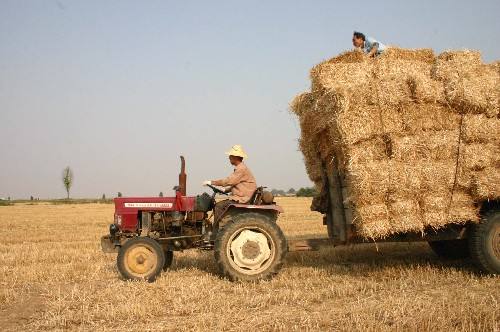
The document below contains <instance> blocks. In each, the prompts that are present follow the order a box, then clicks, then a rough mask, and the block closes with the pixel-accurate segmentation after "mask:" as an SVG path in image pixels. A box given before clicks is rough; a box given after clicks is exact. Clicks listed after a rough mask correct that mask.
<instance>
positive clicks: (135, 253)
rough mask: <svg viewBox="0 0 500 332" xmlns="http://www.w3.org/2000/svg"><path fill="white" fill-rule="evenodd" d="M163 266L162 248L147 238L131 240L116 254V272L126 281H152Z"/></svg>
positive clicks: (163, 255) (163, 254)
mask: <svg viewBox="0 0 500 332" xmlns="http://www.w3.org/2000/svg"><path fill="white" fill-rule="evenodd" d="M164 265H165V253H164V251H163V248H162V247H161V246H160V244H159V243H158V242H156V241H155V240H153V239H151V238H149V237H135V238H132V239H130V240H128V241H127V242H125V244H124V245H123V246H122V247H121V248H120V251H119V252H118V257H117V267H118V271H119V272H120V274H121V275H122V276H123V278H125V279H128V280H147V281H149V282H151V281H154V280H155V279H156V277H157V276H158V275H159V274H160V273H161V271H162V269H163V266H164Z"/></svg>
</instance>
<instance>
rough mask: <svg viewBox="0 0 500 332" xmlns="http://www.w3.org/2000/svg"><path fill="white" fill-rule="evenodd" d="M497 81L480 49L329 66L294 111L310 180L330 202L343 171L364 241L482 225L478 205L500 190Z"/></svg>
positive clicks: (347, 58)
mask: <svg viewBox="0 0 500 332" xmlns="http://www.w3.org/2000/svg"><path fill="white" fill-rule="evenodd" d="M499 73H500V70H499V65H498V64H497V63H495V64H492V65H483V64H482V62H481V57H480V54H479V53H478V52H474V51H459V52H444V53H442V54H440V55H439V56H438V57H437V58H436V57H435V56H434V54H433V52H432V51H431V50H404V49H397V48H390V49H388V50H387V51H386V52H385V53H384V54H383V55H382V56H380V57H377V58H376V59H369V58H367V57H366V56H365V55H364V54H362V53H360V52H357V51H350V52H346V53H343V54H341V55H340V56H338V57H335V58H333V59H330V60H327V61H324V62H322V63H321V64H319V65H317V66H315V67H314V68H313V69H312V70H311V81H312V88H311V90H312V91H311V93H307V94H302V95H299V96H298V97H296V98H295V99H294V101H293V102H292V104H291V108H292V111H293V112H294V113H295V114H297V116H298V117H299V120H300V126H301V133H302V137H301V139H300V141H299V145H300V149H301V151H302V152H303V154H304V160H305V163H306V169H307V171H308V174H309V177H310V178H311V179H312V180H313V181H314V182H315V184H316V186H317V187H318V188H319V189H320V190H322V195H323V196H325V194H326V192H324V189H325V188H326V184H327V182H328V179H327V178H326V177H327V176H329V174H331V173H332V172H333V171H332V167H338V171H339V173H340V174H341V175H342V176H344V177H345V183H344V184H345V186H346V187H345V188H343V189H345V192H346V193H347V197H344V204H346V206H349V207H351V208H352V212H353V216H354V221H353V222H354V224H355V226H356V230H357V232H358V234H359V235H361V236H364V237H368V238H373V239H377V238H383V237H386V236H388V235H390V234H395V233H401V232H425V231H426V229H428V228H434V229H438V228H440V227H443V226H445V225H447V224H449V223H451V222H454V223H455V222H456V223H464V222H467V221H477V220H478V218H477V208H478V205H477V204H475V203H477V201H478V200H479V199H496V198H498V195H499V192H500V179H499V177H500V175H499V173H500V172H499V166H500V165H499V163H500V162H499V157H498V156H499V155H500V151H499V147H500V135H499V134H500V123H499V118H498V108H499V106H498V100H499V98H498V90H500V89H498V83H499V81H498V77H499ZM495 98H496V99H495Z"/></svg>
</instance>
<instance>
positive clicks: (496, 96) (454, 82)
mask: <svg viewBox="0 0 500 332" xmlns="http://www.w3.org/2000/svg"><path fill="white" fill-rule="evenodd" d="M444 82H445V83H444V92H445V96H446V100H447V102H448V103H449V104H450V105H452V106H453V107H454V108H455V109H456V110H457V111H458V112H460V113H483V114H485V115H486V116H488V117H490V118H491V117H496V116H498V114H499V113H498V110H499V102H500V75H499V74H498V72H497V69H496V68H495V66H492V65H481V66H477V67H474V69H470V70H468V71H466V72H464V73H462V74H461V75H452V76H450V77H447V78H446V79H445V80H444Z"/></svg>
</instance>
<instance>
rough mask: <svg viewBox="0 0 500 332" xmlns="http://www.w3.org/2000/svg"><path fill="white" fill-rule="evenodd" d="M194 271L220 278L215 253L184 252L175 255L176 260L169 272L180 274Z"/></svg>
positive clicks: (203, 251)
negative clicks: (185, 271) (183, 271)
mask: <svg viewBox="0 0 500 332" xmlns="http://www.w3.org/2000/svg"><path fill="white" fill-rule="evenodd" d="M192 269H195V270H199V271H202V272H203V273H208V274H210V275H213V276H217V277H219V273H218V269H217V265H216V263H215V258H214V253H213V251H211V250H186V251H184V252H175V253H174V260H173V262H172V266H171V267H170V268H169V269H168V271H171V272H180V271H182V270H192Z"/></svg>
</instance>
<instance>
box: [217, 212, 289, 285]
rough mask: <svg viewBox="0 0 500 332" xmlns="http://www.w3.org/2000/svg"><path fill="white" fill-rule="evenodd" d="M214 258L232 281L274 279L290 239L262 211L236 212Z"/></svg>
mask: <svg viewBox="0 0 500 332" xmlns="http://www.w3.org/2000/svg"><path fill="white" fill-rule="evenodd" d="M214 249H215V260H216V262H217V265H218V266H219V269H220V271H221V273H222V274H223V275H224V276H225V277H227V278H229V279H230V280H232V281H255V280H267V279H271V278H272V277H273V276H274V275H275V274H277V273H278V271H279V270H280V268H281V266H282V265H283V261H284V259H285V255H286V252H287V250H288V246H287V241H286V238H285V236H284V235H283V232H282V231H281V229H280V228H279V227H278V225H277V224H276V223H275V222H274V221H272V220H271V219H270V218H269V217H267V216H266V215H263V214H259V213H242V214H235V215H234V216H233V217H232V220H231V221H229V222H228V223H227V224H226V225H225V226H224V227H223V228H222V229H221V230H219V232H218V233H217V238H216V240H215V248H214Z"/></svg>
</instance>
